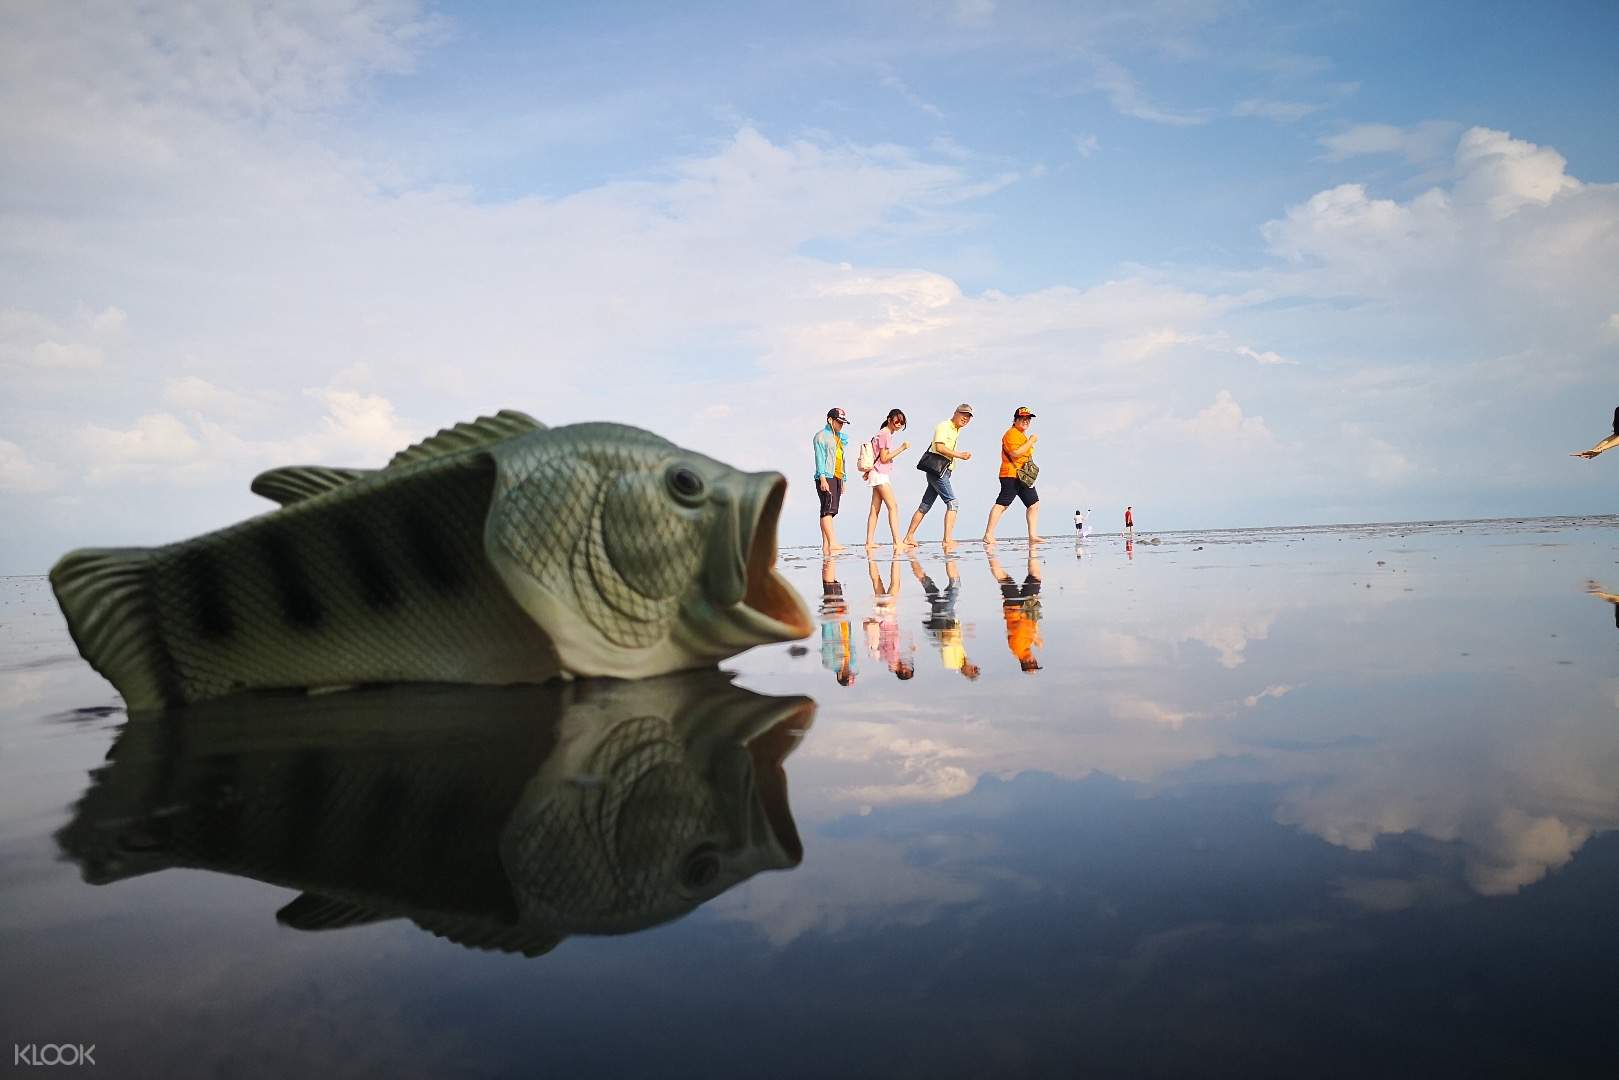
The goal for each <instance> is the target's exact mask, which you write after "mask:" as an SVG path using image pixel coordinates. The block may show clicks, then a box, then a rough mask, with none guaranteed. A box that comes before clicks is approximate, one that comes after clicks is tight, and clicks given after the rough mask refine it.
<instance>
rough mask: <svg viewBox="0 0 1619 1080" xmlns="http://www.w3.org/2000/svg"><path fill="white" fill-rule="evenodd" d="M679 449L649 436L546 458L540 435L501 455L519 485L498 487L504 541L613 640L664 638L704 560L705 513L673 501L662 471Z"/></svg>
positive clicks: (633, 642) (637, 644)
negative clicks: (661, 466)
mask: <svg viewBox="0 0 1619 1080" xmlns="http://www.w3.org/2000/svg"><path fill="white" fill-rule="evenodd" d="M554 437H555V435H553V438H554ZM677 452H678V450H677V448H676V447H674V446H673V445H672V444H670V443H667V442H664V441H663V440H661V439H658V438H656V437H655V436H648V437H646V438H643V439H623V440H620V441H618V442H616V443H609V444H607V445H606V446H600V447H592V448H591V450H590V452H589V453H587V454H581V455H579V456H577V457H574V458H571V459H567V460H560V461H559V460H546V456H547V455H548V453H549V454H552V455H554V449H553V448H552V447H550V446H549V445H548V444H547V441H546V440H545V439H543V438H537V439H531V440H526V441H525V445H524V447H523V448H522V449H521V450H520V451H518V452H516V453H512V454H510V455H509V456H508V457H507V459H506V460H505V461H504V462H503V466H502V475H503V476H509V477H512V478H514V480H515V482H512V483H511V484H510V486H507V485H505V484H503V485H502V489H503V490H502V493H501V497H500V499H499V501H498V504H497V509H496V514H497V528H496V532H497V536H498V537H499V542H500V543H501V544H502V546H503V547H505V549H506V550H507V552H508V553H509V554H511V555H512V556H513V557H514V558H515V559H517V561H518V562H519V564H521V565H522V566H523V567H524V568H525V569H527V570H528V571H529V572H530V573H531V574H533V575H534V577H535V578H536V579H537V580H538V581H539V582H540V583H541V584H542V585H544V586H546V587H547V588H549V589H551V590H552V591H553V592H561V593H563V594H565V595H567V596H569V597H570V598H571V599H572V600H573V601H574V603H575V604H576V605H577V607H578V608H579V610H580V611H581V612H582V613H583V614H584V616H585V618H586V619H587V620H588V621H589V622H590V624H591V626H593V627H594V628H595V629H596V630H597V631H599V632H600V633H601V634H602V635H603V636H604V637H606V638H607V639H608V640H609V641H612V642H613V643H614V644H617V645H622V646H625V647H628V648H644V647H646V646H649V645H653V644H656V643H657V642H658V641H660V640H662V639H663V638H664V637H665V636H666V635H667V634H668V632H669V624H670V622H671V621H672V619H673V618H674V616H675V613H676V611H677V609H678V607H679V603H680V593H681V591H682V590H683V589H684V588H685V587H686V586H687V585H689V584H690V583H691V581H692V580H693V577H694V576H695V573H696V570H697V568H698V566H699V565H700V562H701V558H702V540H703V523H702V520H701V519H700V518H699V516H698V515H697V514H696V513H695V512H693V511H691V510H688V509H685V508H682V507H679V506H678V505H677V504H676V503H675V502H674V500H673V498H672V497H671V496H670V495H669V493H668V491H667V489H666V484H665V481H664V478H663V476H662V473H661V471H660V470H658V468H657V466H658V465H659V464H660V462H662V461H663V460H664V459H666V458H669V457H671V456H672V455H673V454H674V453H677ZM517 478H520V479H517Z"/></svg>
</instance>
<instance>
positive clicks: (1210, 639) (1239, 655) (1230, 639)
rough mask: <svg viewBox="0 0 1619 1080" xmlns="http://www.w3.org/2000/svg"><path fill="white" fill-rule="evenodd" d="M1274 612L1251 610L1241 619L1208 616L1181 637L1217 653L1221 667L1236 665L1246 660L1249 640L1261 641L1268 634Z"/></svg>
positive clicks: (1238, 665) (1274, 617)
mask: <svg viewBox="0 0 1619 1080" xmlns="http://www.w3.org/2000/svg"><path fill="white" fill-rule="evenodd" d="M1277 614H1278V613H1277V612H1275V611H1267V612H1264V613H1258V612H1255V613H1250V614H1248V615H1246V616H1244V617H1242V618H1240V619H1222V618H1219V617H1217V616H1212V615H1211V616H1208V617H1206V618H1204V619H1202V620H1201V621H1200V622H1198V623H1197V625H1195V626H1193V627H1192V628H1191V629H1189V630H1188V631H1187V632H1186V635H1185V637H1184V638H1183V639H1182V640H1187V639H1190V640H1192V641H1198V642H1201V643H1203V644H1204V645H1207V646H1208V647H1209V648H1211V649H1213V650H1214V651H1215V652H1217V653H1219V654H1220V666H1221V667H1223V668H1235V667H1240V666H1242V664H1243V662H1244V661H1246V660H1247V659H1248V657H1247V655H1246V654H1245V650H1246V649H1247V648H1248V643H1249V642H1250V641H1264V640H1265V639H1266V638H1267V637H1269V636H1270V628H1271V624H1272V623H1274V622H1275V621H1276V616H1277Z"/></svg>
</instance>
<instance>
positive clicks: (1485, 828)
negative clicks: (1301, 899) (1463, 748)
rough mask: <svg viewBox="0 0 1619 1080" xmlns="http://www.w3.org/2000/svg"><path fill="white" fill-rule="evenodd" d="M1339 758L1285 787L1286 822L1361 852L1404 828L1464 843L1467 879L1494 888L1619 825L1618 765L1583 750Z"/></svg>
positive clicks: (1508, 887)
mask: <svg viewBox="0 0 1619 1080" xmlns="http://www.w3.org/2000/svg"><path fill="white" fill-rule="evenodd" d="M1424 749H1425V750H1428V751H1435V748H1433V747H1428V748H1424ZM1334 756H1336V757H1338V758H1340V760H1339V761H1338V762H1336V763H1335V764H1334V765H1333V766H1332V771H1331V773H1330V775H1326V776H1321V775H1317V776H1316V777H1315V778H1314V779H1313V780H1312V781H1311V782H1309V783H1308V784H1307V785H1305V786H1297V787H1290V788H1287V789H1286V790H1285V791H1284V793H1283V796H1282V800H1281V803H1280V805H1279V806H1278V807H1277V811H1276V820H1277V821H1278V822H1280V823H1282V824H1285V825H1294V826H1297V827H1298V828H1301V829H1303V830H1304V831H1306V832H1309V833H1311V834H1313V835H1315V836H1319V837H1320V838H1322V839H1323V840H1326V841H1327V842H1329V843H1332V844H1336V845H1338V846H1340V847H1344V848H1348V849H1350V850H1352V851H1370V850H1372V849H1373V848H1374V847H1376V845H1377V844H1378V842H1379V840H1380V839H1381V838H1384V837H1390V836H1398V835H1403V834H1417V835H1421V836H1424V837H1427V838H1429V839H1431V840H1435V841H1439V842H1441V843H1446V844H1455V845H1458V847H1459V848H1460V854H1461V858H1462V860H1463V863H1464V866H1465V876H1466V880H1467V883H1468V884H1469V885H1470V886H1471V887H1472V888H1473V889H1475V890H1476V891H1478V892H1480V893H1483V894H1485V895H1490V896H1494V895H1501V894H1506V893H1513V892H1516V891H1517V890H1519V889H1520V888H1522V887H1523V886H1525V885H1529V884H1532V883H1534V882H1536V881H1539V880H1540V879H1541V878H1543V877H1545V876H1546V874H1548V873H1549V872H1551V871H1553V870H1556V869H1558V868H1559V867H1561V866H1563V865H1565V864H1566V863H1567V862H1568V861H1569V860H1570V859H1572V858H1573V856H1574V854H1575V852H1577V851H1578V850H1579V849H1580V848H1581V846H1583V845H1584V844H1585V842H1586V841H1587V840H1589V839H1590V838H1591V837H1592V836H1593V835H1594V834H1595V833H1596V832H1598V831H1601V830H1604V829H1610V828H1614V827H1616V826H1619V793H1616V792H1615V790H1614V788H1613V785H1612V784H1611V782H1609V781H1608V780H1607V779H1605V777H1607V776H1611V775H1612V773H1611V771H1606V770H1604V769H1603V768H1602V767H1601V766H1600V765H1599V764H1597V763H1595V762H1593V761H1590V760H1586V759H1585V758H1584V757H1583V755H1581V754H1580V752H1579V751H1578V750H1575V749H1567V750H1562V751H1559V752H1557V753H1555V754H1553V753H1539V754H1531V755H1526V756H1524V757H1522V758H1521V759H1518V760H1508V761H1500V760H1493V759H1492V758H1491V757H1490V756H1489V755H1488V754H1487V753H1485V752H1481V751H1475V752H1473V753H1468V754H1458V753H1450V754H1445V753H1441V752H1417V753H1411V752H1402V753H1395V752H1392V751H1391V748H1389V747H1387V746H1382V747H1379V746H1373V747H1370V748H1367V749H1363V750H1353V749H1342V748H1339V749H1337V750H1336V751H1335V752H1334ZM1599 756H1600V755H1599ZM1607 756H1608V757H1610V758H1611V757H1612V753H1611V751H1608V752H1607ZM1559 759H1560V760H1559ZM1300 764H1301V765H1302V766H1304V767H1305V768H1309V767H1311V766H1312V765H1313V766H1314V768H1315V769H1316V770H1319V769H1320V768H1321V765H1322V764H1323V762H1322V761H1320V760H1316V761H1308V760H1307V761H1306V762H1302V763H1300ZM1385 899H1386V897H1385Z"/></svg>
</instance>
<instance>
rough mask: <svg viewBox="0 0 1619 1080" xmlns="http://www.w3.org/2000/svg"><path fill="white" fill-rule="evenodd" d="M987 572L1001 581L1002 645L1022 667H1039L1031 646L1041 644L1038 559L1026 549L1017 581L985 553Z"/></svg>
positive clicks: (1035, 668) (1031, 550) (1031, 670)
mask: <svg viewBox="0 0 1619 1080" xmlns="http://www.w3.org/2000/svg"><path fill="white" fill-rule="evenodd" d="M989 572H990V573H992V574H994V575H995V580H996V581H998V582H1000V583H1001V614H1002V616H1004V617H1005V619H1006V647H1007V648H1008V649H1011V650H1012V655H1013V656H1015V657H1017V662H1018V666H1019V667H1021V668H1022V669H1023V670H1024V671H1030V672H1033V671H1039V670H1040V661H1039V659H1038V658H1037V657H1036V656H1035V655H1034V650H1035V649H1036V648H1037V647H1038V646H1040V645H1042V644H1044V642H1043V641H1041V639H1040V621H1039V620H1040V560H1039V559H1037V558H1035V556H1034V550H1033V549H1032V548H1031V549H1030V550H1029V572H1028V575H1027V576H1026V577H1024V579H1023V584H1022V585H1021V586H1019V585H1018V583H1017V580H1016V579H1015V578H1013V577H1012V575H1011V574H1008V573H1007V572H1006V568H1005V567H1003V566H1002V565H1001V561H1000V560H999V559H997V558H996V557H995V556H994V555H991V556H990V557H989Z"/></svg>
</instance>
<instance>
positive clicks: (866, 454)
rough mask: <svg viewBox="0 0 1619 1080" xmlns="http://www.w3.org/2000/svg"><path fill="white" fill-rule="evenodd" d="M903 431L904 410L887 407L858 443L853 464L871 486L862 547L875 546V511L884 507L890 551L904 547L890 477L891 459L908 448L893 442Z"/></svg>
mask: <svg viewBox="0 0 1619 1080" xmlns="http://www.w3.org/2000/svg"><path fill="white" fill-rule="evenodd" d="M904 430H905V410H903V409H889V410H888V419H886V420H884V421H883V426H882V427H880V428H878V429H877V434H876V435H873V436H872V437H871V438H869V439H867V440H866V441H865V442H864V443H862V444H861V446H860V455H859V457H858V458H857V459H856V462H855V464H856V465H858V466H859V468H860V475H861V477H862V478H863V479H864V480H865V481H866V483H868V484H870V485H871V512H870V513H869V514H867V515H866V550H867V551H870V550H872V549H873V548H875V547H876V546H877V512H878V510H880V509H881V508H882V507H885V506H886V507H888V532H889V535H891V536H892V537H893V538H894V551H895V552H900V551H903V550H905V548H904V546H903V545H902V544H901V543H900V539H899V504H898V503H896V502H895V501H894V485H893V483H892V482H891V480H890V473H891V472H892V470H893V468H894V466H893V461H894V459H895V458H897V457H899V456H900V455H901V454H903V453H904V452H905V451H907V450H909V449H910V448H911V444H910V443H908V442H905V443H900V444H899V445H898V446H895V445H894V436H896V435H898V434H899V433H900V432H902V431H904Z"/></svg>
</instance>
